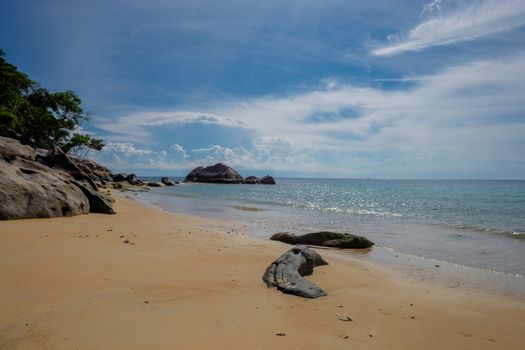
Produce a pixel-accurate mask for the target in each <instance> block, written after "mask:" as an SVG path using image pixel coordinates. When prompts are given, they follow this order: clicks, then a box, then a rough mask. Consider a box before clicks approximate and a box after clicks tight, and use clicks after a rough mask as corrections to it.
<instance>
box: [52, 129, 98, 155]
mask: <svg viewBox="0 0 525 350" xmlns="http://www.w3.org/2000/svg"><path fill="white" fill-rule="evenodd" d="M102 148H104V143H103V142H102V140H101V139H94V138H92V137H91V135H88V134H77V133H75V134H73V136H71V138H70V139H69V141H68V142H67V143H65V144H64V145H63V146H62V150H63V151H64V152H66V153H72V154H74V155H76V156H78V157H82V158H83V157H85V156H87V154H88V153H89V151H90V150H91V149H94V150H97V151H100V150H102Z"/></svg>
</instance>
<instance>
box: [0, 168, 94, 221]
mask: <svg viewBox="0 0 525 350" xmlns="http://www.w3.org/2000/svg"><path fill="white" fill-rule="evenodd" d="M15 161H17V164H10V163H8V162H6V161H5V160H4V159H3V158H0V183H1V186H0V220H10V219H23V218H48V217H57V216H73V215H80V214H87V213H89V211H90V204H89V201H88V198H87V197H86V196H85V195H84V194H83V193H82V191H81V189H80V188H79V187H78V186H76V185H75V184H74V183H73V182H72V178H71V177H70V176H69V175H67V174H64V173H61V172H57V171H53V169H51V168H49V167H47V166H45V165H42V164H38V163H35V162H32V163H33V164H35V166H34V167H32V166H30V164H27V163H29V161H27V160H25V159H22V158H17V159H15ZM24 162H25V163H26V164H24Z"/></svg>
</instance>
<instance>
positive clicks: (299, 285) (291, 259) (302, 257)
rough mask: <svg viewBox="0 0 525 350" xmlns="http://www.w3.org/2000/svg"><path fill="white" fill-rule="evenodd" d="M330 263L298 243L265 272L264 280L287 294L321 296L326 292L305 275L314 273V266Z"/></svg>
mask: <svg viewBox="0 0 525 350" xmlns="http://www.w3.org/2000/svg"><path fill="white" fill-rule="evenodd" d="M321 265H328V263H327V262H326V260H324V259H323V257H321V255H319V253H317V252H316V251H315V250H313V249H310V248H308V247H306V246H302V245H298V246H295V247H293V248H292V249H290V250H289V251H287V252H285V253H284V254H282V255H281V256H280V257H279V258H278V259H277V260H275V261H274V262H273V263H272V264H271V265H270V266H268V268H267V269H266V271H265V272H264V275H263V277H262V280H263V281H264V283H266V286H267V287H268V288H274V287H277V289H278V290H280V291H282V292H283V293H285V294H293V295H297V296H300V297H303V298H319V297H322V296H325V295H326V293H325V291H323V290H322V289H321V288H319V287H318V286H317V285H315V284H314V283H312V282H310V281H308V280H306V279H304V278H303V276H309V275H311V274H312V273H313V271H314V267H316V266H321Z"/></svg>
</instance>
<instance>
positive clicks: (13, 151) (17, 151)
mask: <svg viewBox="0 0 525 350" xmlns="http://www.w3.org/2000/svg"><path fill="white" fill-rule="evenodd" d="M0 156H2V157H3V158H4V159H5V160H9V159H11V158H13V157H20V158H23V159H29V160H35V157H36V151H35V149H34V148H33V147H31V146H26V145H22V144H21V143H20V142H19V141H18V140H15V139H11V138H9V137H3V136H0Z"/></svg>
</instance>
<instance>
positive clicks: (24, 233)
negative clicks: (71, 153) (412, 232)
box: [0, 198, 525, 350]
mask: <svg viewBox="0 0 525 350" xmlns="http://www.w3.org/2000/svg"><path fill="white" fill-rule="evenodd" d="M115 208H116V210H117V212H118V214H117V215H99V214H90V215H85V216H77V217H71V218H55V219H32V220H18V221H9V222H0V349H243V350H245V349H284V348H286V349H450V350H451V349H523V346H524V345H523V344H524V343H525V332H524V330H525V303H523V302H522V301H519V300H512V299H507V298H505V297H501V296H488V295H487V296H481V295H478V294H476V295H473V294H472V293H467V292H466V291H464V290H454V289H446V288H443V287H438V286H435V285H426V284H424V283H414V282H412V281H409V280H406V279H405V278H402V277H400V276H399V275H398V274H396V273H394V272H391V271H389V270H387V269H384V268H380V267H377V266H375V265H369V264H367V263H364V262H362V261H360V260H359V259H357V258H356V259H352V254H347V255H348V256H350V258H349V259H342V258H341V257H340V256H339V255H338V253H337V252H335V251H327V250H321V251H320V252H321V254H322V255H323V256H324V257H325V258H326V259H327V260H328V261H329V262H330V265H328V266H322V267H318V268H316V269H315V272H314V275H313V276H310V277H308V278H309V279H311V280H312V281H314V282H315V283H316V284H318V285H319V286H320V287H321V288H323V289H324V290H325V291H326V292H327V293H328V296H327V297H324V298H319V299H315V300H307V299H302V298H299V297H295V296H291V295H284V294H282V293H280V292H278V291H277V290H275V289H267V288H266V286H265V285H264V283H263V282H262V281H261V276H262V274H263V273H264V271H265V269H266V267H267V266H268V265H269V264H270V263H271V262H272V261H273V260H274V259H276V258H277V257H278V256H279V255H280V254H281V253H282V252H284V251H285V250H287V249H289V246H287V245H285V244H282V243H278V242H269V241H268V242H266V241H260V240H256V239H252V238H249V237H244V236H242V235H238V234H232V228H233V224H230V223H228V222H220V221H213V220H208V219H202V218H195V217H190V216H181V215H174V214H169V213H164V212H162V211H160V210H156V209H153V208H147V207H144V206H142V205H140V204H138V203H135V202H133V201H131V200H129V199H124V198H118V200H117V202H116V203H115ZM346 316H349V317H350V318H351V319H352V321H341V320H340V318H344V317H346Z"/></svg>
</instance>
